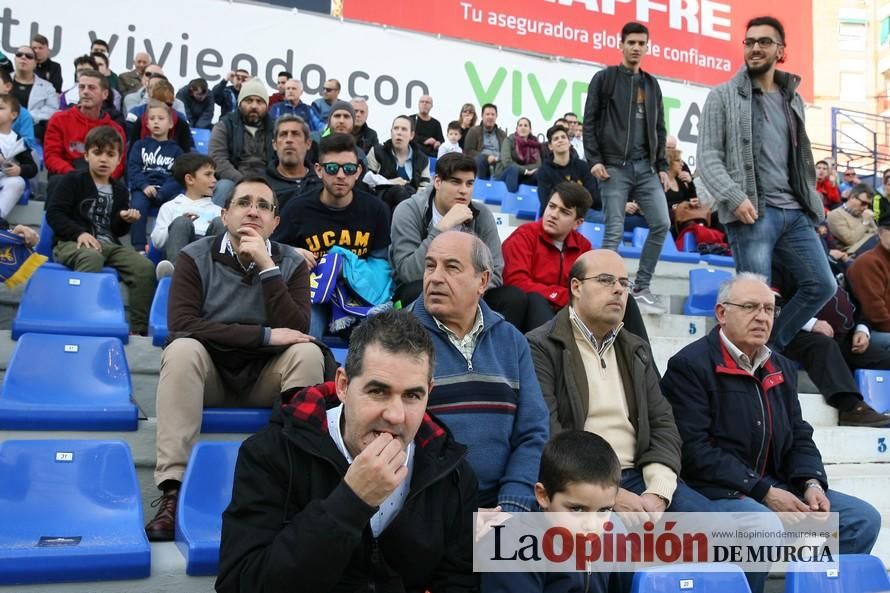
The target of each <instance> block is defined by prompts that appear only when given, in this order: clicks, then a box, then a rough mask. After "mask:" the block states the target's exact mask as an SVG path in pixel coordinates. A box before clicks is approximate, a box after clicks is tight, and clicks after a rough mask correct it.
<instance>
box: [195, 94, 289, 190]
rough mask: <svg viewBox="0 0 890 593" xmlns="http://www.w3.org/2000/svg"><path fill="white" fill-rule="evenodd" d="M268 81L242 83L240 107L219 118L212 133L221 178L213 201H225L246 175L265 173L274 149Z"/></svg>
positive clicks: (213, 156)
mask: <svg viewBox="0 0 890 593" xmlns="http://www.w3.org/2000/svg"><path fill="white" fill-rule="evenodd" d="M268 111H269V95H268V93H267V92H266V85H265V84H263V82H262V81H261V80H260V79H258V78H253V79H251V80H249V81H247V82H245V83H244V84H242V85H241V92H240V93H239V95H238V109H237V110H236V111H233V112H232V113H229V114H226V115H224V116H223V117H222V118H220V120H219V123H217V124H216V126H214V127H213V132H212V133H211V135H210V158H212V159H213V162H215V163H216V176H217V177H218V178H219V182H218V183H217V184H216V191H215V192H214V194H213V203H214V204H217V205H219V206H222V205H223V204H225V202H226V199H227V198H228V197H229V195H230V194H231V192H232V188H234V187H235V184H236V183H238V182H239V181H241V180H242V179H243V178H244V177H246V176H251V177H253V176H259V177H262V176H263V174H264V173H265V172H266V167H267V166H268V165H269V161H270V160H271V159H272V157H273V155H274V154H275V151H274V150H273V148H272V133H271V132H272V129H273V122H272V118H271V116H269V113H268Z"/></svg>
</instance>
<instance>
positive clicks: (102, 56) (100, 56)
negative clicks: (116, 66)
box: [90, 51, 110, 70]
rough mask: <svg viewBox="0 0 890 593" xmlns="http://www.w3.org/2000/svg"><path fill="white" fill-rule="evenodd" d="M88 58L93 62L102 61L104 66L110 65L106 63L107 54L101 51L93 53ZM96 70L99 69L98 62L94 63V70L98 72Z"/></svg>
mask: <svg viewBox="0 0 890 593" xmlns="http://www.w3.org/2000/svg"><path fill="white" fill-rule="evenodd" d="M90 56H91V57H92V58H93V61H94V62H95V61H96V60H97V59H98V60H102V61H104V62H105V65H106V66H108V65H109V64H110V62H109V61H108V54H104V53H102V52H101V51H94V52H93V53H91V54H90ZM98 69H99V62H96V70H98Z"/></svg>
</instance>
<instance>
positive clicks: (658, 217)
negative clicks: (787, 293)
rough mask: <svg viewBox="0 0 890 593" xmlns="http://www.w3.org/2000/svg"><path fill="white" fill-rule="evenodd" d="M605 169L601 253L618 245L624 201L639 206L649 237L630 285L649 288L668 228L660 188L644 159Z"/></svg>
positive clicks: (663, 199)
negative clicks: (647, 226) (603, 225)
mask: <svg viewBox="0 0 890 593" xmlns="http://www.w3.org/2000/svg"><path fill="white" fill-rule="evenodd" d="M606 169H607V170H608V172H609V179H607V180H605V181H602V180H600V182H599V186H600V195H601V196H602V200H603V214H604V215H605V221H606V229H605V234H604V236H603V249H612V250H617V249H618V246H619V245H621V240H622V238H623V236H624V206H625V204H627V202H628V200H633V201H635V202H636V203H637V204H639V205H640V210H641V213H642V215H643V217H644V218H645V219H646V223H647V224H648V225H649V236H648V237H646V243H645V244H644V245H643V252H642V254H640V265H639V268H637V275H636V277H635V278H634V285H635V286H636V287H637V288H639V289H640V290H643V289H645V288H649V282H650V281H651V280H652V274H653V273H654V272H655V264H657V263H658V256H659V255H661V247H662V245H664V240H665V237H667V234H668V231H669V230H670V226H671V220H670V215H669V214H668V207H667V198H665V196H664V187H663V186H662V185H661V181H660V180H659V179H658V174H657V173H656V172H655V169H653V168H652V165H650V164H649V161H648V160H647V159H644V160H638V161H633V162H631V163H628V164H627V165H624V166H608V167H606ZM801 325H803V324H801Z"/></svg>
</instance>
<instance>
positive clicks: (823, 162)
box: [816, 161, 831, 169]
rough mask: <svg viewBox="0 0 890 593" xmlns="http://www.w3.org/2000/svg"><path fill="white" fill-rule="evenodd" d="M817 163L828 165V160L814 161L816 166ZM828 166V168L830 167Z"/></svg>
mask: <svg viewBox="0 0 890 593" xmlns="http://www.w3.org/2000/svg"><path fill="white" fill-rule="evenodd" d="M819 165H825V166H826V167H828V161H816V166H819ZM828 168H829V169H830V168H831V167H828Z"/></svg>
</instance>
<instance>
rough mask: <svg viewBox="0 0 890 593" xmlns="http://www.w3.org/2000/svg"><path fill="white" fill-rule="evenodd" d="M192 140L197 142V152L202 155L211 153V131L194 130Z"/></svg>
mask: <svg viewBox="0 0 890 593" xmlns="http://www.w3.org/2000/svg"><path fill="white" fill-rule="evenodd" d="M192 140H194V141H195V150H196V151H197V152H200V153H201V154H207V153H208V152H210V130H205V129H203V128H192Z"/></svg>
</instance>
